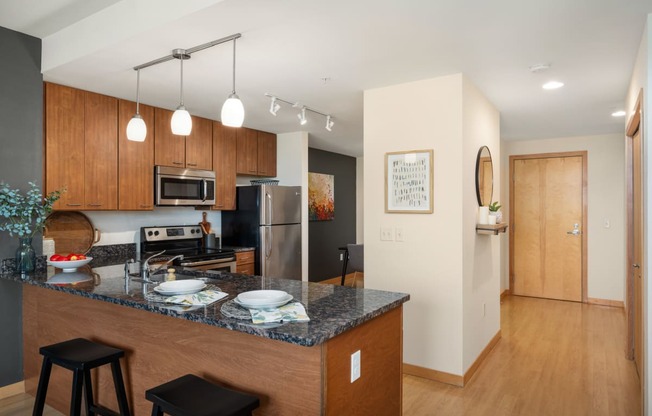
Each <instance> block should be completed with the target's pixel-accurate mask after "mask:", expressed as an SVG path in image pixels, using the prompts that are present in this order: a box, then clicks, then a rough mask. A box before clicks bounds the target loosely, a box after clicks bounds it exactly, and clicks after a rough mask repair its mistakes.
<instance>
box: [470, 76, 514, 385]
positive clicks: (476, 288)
mask: <svg viewBox="0 0 652 416" xmlns="http://www.w3.org/2000/svg"><path fill="white" fill-rule="evenodd" d="M462 113H463V123H464V124H463V156H462V180H463V183H462V186H463V195H462V198H463V199H462V209H463V223H462V233H463V236H464V239H463V243H464V245H463V257H462V264H463V266H462V267H463V275H464V283H463V295H462V302H463V311H464V341H463V344H464V356H463V365H464V372H466V371H467V370H468V369H469V367H470V366H471V365H472V364H473V362H474V361H475V359H476V358H477V357H478V355H480V353H481V352H482V350H483V349H484V348H485V346H486V345H487V344H488V343H489V342H490V341H491V339H492V338H493V337H494V336H495V335H496V333H497V332H498V331H499V330H500V240H501V239H503V238H505V237H504V236H505V235H504V234H500V235H499V236H494V235H479V234H477V233H476V231H475V223H476V215H477V210H478V201H477V197H476V191H475V164H476V159H477V155H478V150H479V149H480V147H482V146H488V147H489V151H490V152H491V155H492V159H493V165H494V166H493V174H494V191H493V192H494V193H493V195H500V175H501V172H500V152H501V148H500V114H499V113H498V110H496V108H495V107H494V106H493V105H492V104H491V103H490V102H489V101H488V100H487V99H486V98H485V97H484V95H482V93H481V92H480V91H479V90H478V89H477V88H476V87H475V86H474V85H473V84H472V83H471V82H469V80H468V79H466V78H465V79H464V80H463V107H462Z"/></svg>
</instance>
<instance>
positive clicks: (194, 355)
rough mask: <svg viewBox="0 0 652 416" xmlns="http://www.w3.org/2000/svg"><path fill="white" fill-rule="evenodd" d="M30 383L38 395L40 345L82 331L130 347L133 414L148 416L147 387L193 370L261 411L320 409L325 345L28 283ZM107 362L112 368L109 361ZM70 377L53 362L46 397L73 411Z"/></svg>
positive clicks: (102, 385) (104, 387)
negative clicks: (249, 397)
mask: <svg viewBox="0 0 652 416" xmlns="http://www.w3.org/2000/svg"><path fill="white" fill-rule="evenodd" d="M23 308H24V310H25V312H26V314H25V318H26V319H25V322H24V360H25V381H26V390H27V392H28V393H30V394H35V392H36V386H37V383H38V377H39V371H40V365H41V359H42V357H41V356H40V355H39V354H38V349H39V347H41V346H44V345H49V344H53V343H56V342H61V341H65V340H68V339H71V338H76V337H84V338H88V339H90V340H92V341H97V342H101V343H105V344H107V345H111V346H114V347H117V348H121V349H124V350H125V351H126V360H122V368H123V373H124V374H123V376H124V378H125V383H126V386H127V395H128V399H129V404H130V406H131V407H132V409H133V410H134V411H133V414H134V415H135V416H139V415H149V414H150V412H151V403H149V402H147V401H146V400H145V390H147V389H149V388H151V387H154V386H156V385H158V384H161V383H163V382H166V381H169V380H171V379H173V378H176V377H179V376H181V375H184V374H187V373H193V374H196V375H198V376H201V377H204V378H206V379H208V380H212V381H214V382H219V383H221V384H222V385H224V386H227V387H231V388H234V389H238V390H240V391H243V392H247V393H251V394H254V395H257V396H258V397H260V400H261V407H260V408H259V409H258V411H257V412H256V413H255V414H256V415H319V414H321V410H322V376H321V371H322V367H321V359H322V347H321V346H320V345H318V346H315V347H302V346H298V345H294V344H290V343H287V342H282V341H274V340H270V339H266V338H262V337H256V336H253V335H248V334H244V333H240V332H236V331H229V330H226V329H222V328H218V327H214V326H210V325H206V324H201V323H196V322H190V321H186V320H183V319H178V318H173V317H169V316H163V315H158V314H156V313H152V312H147V311H142V310H137V309H133V308H129V307H125V306H121V305H115V304H111V303H107V302H103V301H98V300H93V299H88V298H84V297H81V296H76V295H71V294H66V293H62V292H57V291H54V290H50V289H44V288H39V287H35V286H30V285H25V287H24V290H23ZM104 367H106V368H104ZM104 367H103V368H100V369H98V370H95V372H94V373H95V374H94V375H93V378H94V379H93V381H94V386H96V387H95V389H96V391H98V393H97V395H96V396H97V398H98V401H99V402H100V404H103V405H106V406H108V407H110V408H113V409H116V410H117V403H116V400H115V392H114V390H113V383H112V381H111V378H110V368H109V367H108V366H104ZM71 382H72V377H71V375H70V372H69V371H67V370H62V369H58V368H53V371H52V378H51V381H50V386H49V389H48V395H47V403H48V404H49V405H51V406H53V407H54V408H56V409H57V410H59V411H61V412H63V413H67V412H68V406H69V400H70V393H71V391H70V388H71Z"/></svg>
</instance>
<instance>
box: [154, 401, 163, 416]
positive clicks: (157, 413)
mask: <svg viewBox="0 0 652 416" xmlns="http://www.w3.org/2000/svg"><path fill="white" fill-rule="evenodd" d="M152 416H163V410H161V406H159V405H157V404H154V405H153V406H152Z"/></svg>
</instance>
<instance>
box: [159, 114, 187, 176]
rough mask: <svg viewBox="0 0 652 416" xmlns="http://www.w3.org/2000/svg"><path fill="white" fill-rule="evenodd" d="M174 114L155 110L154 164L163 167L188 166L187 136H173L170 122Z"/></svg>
mask: <svg viewBox="0 0 652 416" xmlns="http://www.w3.org/2000/svg"><path fill="white" fill-rule="evenodd" d="M172 114H173V112H172V111H170V110H164V109H162V108H158V107H157V108H156V109H155V110H154V163H155V164H156V165H161V166H174V167H177V168H183V167H185V166H186V136H177V135H176V134H172V129H171V128H170V121H171V120H172Z"/></svg>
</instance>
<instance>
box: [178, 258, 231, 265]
mask: <svg viewBox="0 0 652 416" xmlns="http://www.w3.org/2000/svg"><path fill="white" fill-rule="evenodd" d="M232 261H235V257H229V258H225V259H212V260H202V261H193V262H186V263H179V265H180V266H185V267H194V266H205V265H207V264H215V265H217V264H222V263H229V262H232Z"/></svg>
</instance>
